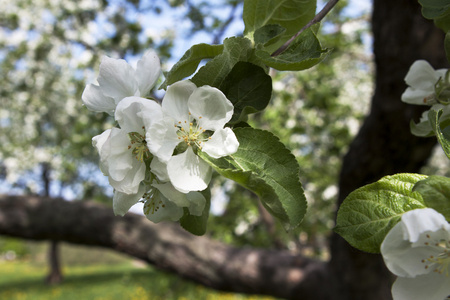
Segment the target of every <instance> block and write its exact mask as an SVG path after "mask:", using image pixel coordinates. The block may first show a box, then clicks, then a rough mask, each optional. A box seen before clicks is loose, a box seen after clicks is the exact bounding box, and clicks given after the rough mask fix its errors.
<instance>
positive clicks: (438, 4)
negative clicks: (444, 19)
mask: <svg viewBox="0 0 450 300" xmlns="http://www.w3.org/2000/svg"><path fill="white" fill-rule="evenodd" d="M419 3H420V5H422V15H423V16H424V17H425V18H427V19H434V18H437V17H439V16H441V15H442V14H444V13H445V11H446V10H447V9H449V8H450V3H449V2H448V0H419Z"/></svg>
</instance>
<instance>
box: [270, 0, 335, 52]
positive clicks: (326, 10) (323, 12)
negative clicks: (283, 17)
mask: <svg viewBox="0 0 450 300" xmlns="http://www.w3.org/2000/svg"><path fill="white" fill-rule="evenodd" d="M338 2H339V0H330V1H328V3H327V4H326V5H325V6H324V8H322V10H321V11H320V12H319V13H318V14H317V15H316V16H315V17H314V18H313V19H312V20H311V21H309V22H308V24H306V25H305V26H304V27H303V28H302V29H300V31H299V32H297V33H296V34H294V36H292V37H291V38H290V39H289V40H288V41H287V42H286V43H284V44H283V46H281V47H280V48H278V49H277V50H275V52H273V53H272V54H271V56H272V57H273V56H277V55H280V54H281V53H283V52H284V51H285V50H286V49H287V48H288V47H289V45H290V44H291V43H292V42H293V41H294V40H295V39H296V38H297V37H298V36H299V35H300V34H301V33H302V32H303V31H305V30H306V29H308V28H309V27H311V26H312V25H314V24H316V23H318V22H320V21H322V19H323V18H324V17H325V16H326V15H327V14H328V13H329V12H330V10H331V9H332V8H333V7H334V6H335V5H336V4H337V3H338Z"/></svg>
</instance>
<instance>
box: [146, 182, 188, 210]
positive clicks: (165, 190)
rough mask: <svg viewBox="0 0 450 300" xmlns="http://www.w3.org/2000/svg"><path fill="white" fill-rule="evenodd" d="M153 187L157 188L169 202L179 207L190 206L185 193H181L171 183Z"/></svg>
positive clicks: (155, 184) (156, 184)
mask: <svg viewBox="0 0 450 300" xmlns="http://www.w3.org/2000/svg"><path fill="white" fill-rule="evenodd" d="M152 186H153V187H155V188H157V189H158V190H159V191H160V192H161V194H163V195H164V197H166V198H167V199H168V200H170V201H172V202H173V203H175V204H176V205H177V206H179V207H187V206H189V200H188V198H187V197H186V194H185V193H181V192H180V191H178V190H176V189H175V188H174V187H173V185H172V184H171V183H170V182H166V183H162V184H160V183H154V184H152Z"/></svg>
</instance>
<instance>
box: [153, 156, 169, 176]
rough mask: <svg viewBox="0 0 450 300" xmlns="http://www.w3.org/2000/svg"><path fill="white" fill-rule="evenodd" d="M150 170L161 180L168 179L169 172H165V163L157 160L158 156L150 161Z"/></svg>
mask: <svg viewBox="0 0 450 300" xmlns="http://www.w3.org/2000/svg"><path fill="white" fill-rule="evenodd" d="M150 170H151V172H152V173H153V174H155V175H156V177H158V179H159V180H160V181H162V182H167V181H169V174H168V173H167V164H166V163H164V162H162V161H161V160H159V158H158V157H156V156H155V157H153V159H152V162H151V163H150Z"/></svg>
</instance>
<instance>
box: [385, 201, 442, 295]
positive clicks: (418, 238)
mask: <svg viewBox="0 0 450 300" xmlns="http://www.w3.org/2000/svg"><path fill="white" fill-rule="evenodd" d="M381 254H382V255H383V259H384V262H385V264H386V266H387V267H388V269H389V270H390V271H391V272H392V273H394V274H395V275H397V280H396V281H395V283H394V285H393V286H392V296H393V298H394V300H423V299H427V300H444V299H446V298H447V297H448V296H450V224H449V223H448V222H447V221H446V220H445V218H444V216H443V215H441V214H440V213H438V212H436V211H435V210H433V209H431V208H424V209H416V210H412V211H408V212H406V213H404V214H403V215H402V218H401V221H400V222H399V223H398V224H396V225H395V226H394V227H393V228H392V229H391V230H390V231H389V233H388V234H387V235H386V238H385V239H384V241H383V243H382V244H381Z"/></svg>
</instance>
